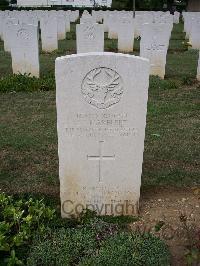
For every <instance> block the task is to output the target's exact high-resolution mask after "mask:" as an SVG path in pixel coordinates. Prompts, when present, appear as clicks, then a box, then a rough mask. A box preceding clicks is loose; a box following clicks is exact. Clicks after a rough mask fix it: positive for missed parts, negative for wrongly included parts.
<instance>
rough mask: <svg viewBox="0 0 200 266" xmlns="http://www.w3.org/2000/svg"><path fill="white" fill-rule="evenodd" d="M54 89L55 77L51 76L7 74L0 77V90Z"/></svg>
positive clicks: (31, 90)
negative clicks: (37, 76) (38, 76)
mask: <svg viewBox="0 0 200 266" xmlns="http://www.w3.org/2000/svg"><path fill="white" fill-rule="evenodd" d="M54 89H55V79H54V77H52V76H48V77H42V78H36V77H30V75H28V74H25V75H22V74H19V75H16V74H14V75H8V76H6V77H2V78H1V79H0V92H19V91H27V92H28V91H30V92H33V91H49V90H54Z"/></svg>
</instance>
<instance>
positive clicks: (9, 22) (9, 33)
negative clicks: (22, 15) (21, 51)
mask: <svg viewBox="0 0 200 266" xmlns="http://www.w3.org/2000/svg"><path fill="white" fill-rule="evenodd" d="M16 24H18V20H17V19H16V18H6V19H4V24H3V40H4V50H5V52H10V51H11V45H13V44H14V43H13V42H14V39H13V27H14V25H16Z"/></svg>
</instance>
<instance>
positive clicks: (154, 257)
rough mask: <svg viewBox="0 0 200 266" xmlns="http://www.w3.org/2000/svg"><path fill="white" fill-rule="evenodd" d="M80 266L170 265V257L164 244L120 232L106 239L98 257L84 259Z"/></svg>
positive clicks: (146, 236) (147, 235) (154, 238)
mask: <svg viewBox="0 0 200 266" xmlns="http://www.w3.org/2000/svg"><path fill="white" fill-rule="evenodd" d="M79 265H81V266H92V265H96V266H121V265H126V266H128V265H130V266H133V265H137V266H139V265H141V266H144V265H148V266H152V265H154V266H155V265H158V266H159V265H162V266H167V265H170V255H169V252H168V249H167V248H166V246H165V244H164V243H163V242H162V241H161V240H160V239H159V238H156V237H153V236H152V235H150V234H144V235H140V234H130V233H128V232H121V233H119V234H116V235H114V236H113V237H110V238H109V239H107V240H106V241H105V242H104V243H103V244H102V246H101V247H100V249H99V252H98V255H96V254H94V255H93V256H92V257H90V258H84V259H83V260H82V261H81V262H80V263H79Z"/></svg>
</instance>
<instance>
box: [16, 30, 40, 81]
mask: <svg viewBox="0 0 200 266" xmlns="http://www.w3.org/2000/svg"><path fill="white" fill-rule="evenodd" d="M13 32H14V38H15V44H14V45H12V46H11V56H12V68H13V73H15V74H19V73H21V74H30V75H31V76H35V77H39V49H38V28H37V27H36V26H33V25H14V26H13Z"/></svg>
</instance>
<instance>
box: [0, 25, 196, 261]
mask: <svg viewBox="0 0 200 266" xmlns="http://www.w3.org/2000/svg"><path fill="white" fill-rule="evenodd" d="M182 31H183V24H181V23H180V24H179V25H175V26H174V29H173V32H172V37H171V40H170V46H169V50H168V56H167V65H166V78H165V80H160V79H159V78H157V77H151V78H150V88H149V101H148V114H147V127H146V139H145V152H144V163H143V174H142V191H145V193H144V194H143V193H142V199H141V201H142V202H144V203H143V204H144V206H143V207H144V208H143V214H144V220H146V221H148V223H149V224H150V223H151V221H150V220H149V217H148V219H147V217H146V216H145V215H147V213H148V210H149V208H152V209H153V210H155V213H156V212H158V210H160V209H163V205H162V204H164V207H165V208H166V210H167V206H168V205H167V204H168V203H167V204H166V203H165V202H164V201H165V199H166V198H170V200H171V202H176V197H175V195H179V196H180V197H181V198H182V199H184V201H183V203H185V201H187V200H188V199H189V201H190V203H191V202H192V203H193V205H195V206H197V204H198V203H196V201H195V199H194V198H193V194H192V193H191V191H190V192H189V191H188V190H187V189H188V188H185V187H190V188H194V191H195V193H197V194H198V195H199V193H200V191H198V190H195V187H197V186H198V185H200V184H199V183H200V182H199V174H200V171H199V165H198V162H199V149H198V145H199V140H200V139H199V106H200V105H199V98H200V97H199V96H200V95H199V94H200V93H199V89H200V84H199V83H198V82H197V81H196V80H195V76H196V69H197V60H198V52H197V51H195V50H188V46H187V41H186V40H185V39H184V36H185V35H184V33H183V32H182ZM75 46H76V42H75V25H73V26H72V31H71V32H70V33H68V34H67V40H64V41H60V42H59V49H58V51H56V52H53V53H51V54H45V53H43V52H40V66H41V78H40V79H39V80H37V79H34V78H30V77H28V76H20V75H19V76H13V75H12V69H11V57H10V55H9V54H8V53H5V52H4V51H3V43H2V42H0V78H1V79H0V92H1V97H0V113H1V116H0V132H1V135H0V169H1V171H0V188H1V190H2V191H4V192H6V193H8V194H15V196H16V194H17V195H19V194H20V193H22V194H23V197H25V198H26V197H27V195H28V196H30V195H32V196H33V197H34V198H38V197H40V196H41V195H42V196H43V197H44V198H45V201H46V202H48V203H50V205H51V206H54V207H55V206H57V205H58V204H59V178H58V156H57V132H56V103H55V80H54V61H55V58H56V57H58V56H61V55H64V54H72V53H75V51H76V47H75ZM105 46H106V48H105V50H106V51H112V52H117V41H115V40H108V39H106V42H105ZM134 47H135V49H134V53H133V54H135V55H138V54H139V40H135V46H134ZM161 187H162V189H161V190H160V188H161ZM159 190H160V191H162V194H161V192H160V194H159ZM196 191H197V192H196ZM143 195H144V196H143ZM154 195H157V197H159V201H158V198H156V196H155V197H154ZM184 195H187V197H188V198H185V197H186V196H184ZM145 197H146V199H145ZM54 199H55V200H54ZM149 202H150V205H148V204H149ZM158 202H159V203H158ZM163 202H164V203H163ZM57 207H58V208H57V209H58V213H59V211H60V209H59V206H57ZM182 207H183V206H182V205H181V204H178V203H177V205H176V208H177V209H179V208H182ZM145 208H146V209H145ZM144 210H145V211H146V212H145V213H144ZM197 210H198V209H197ZM194 214H195V211H194ZM166 215H168V217H173V215H172V213H170V212H168V213H167V212H166ZM196 215H197V216H198V211H197V214H196ZM57 217H58V216H57ZM155 217H156V218H158V215H157V216H156V215H155ZM155 217H154V218H155ZM127 219H128V218H127ZM126 222H127V221H123V223H126ZM128 222H132V221H128ZM56 223H58V225H59V223H61V224H62V222H61V221H59V218H57V220H56V222H54V224H56ZM83 223H84V224H87V222H86V223H85V221H83ZM62 226H63V224H62V225H60V226H58V228H57V229H56V230H57V233H56V235H55V234H54V233H53V234H52V235H51V237H53V238H54V239H55V241H58V242H59V241H63V239H62V235H63V232H62V230H63V229H60V227H62ZM158 226H160V224H159V223H158ZM64 227H65V226H64ZM66 227H67V228H68V226H66ZM86 227H87V226H86ZM67 230H68V229H67ZM80 230H82V229H80ZM83 230H87V229H83ZM48 233H49V232H47V234H48ZM65 233H66V234H71V232H70V230H69V231H67V232H65ZM91 233H92V232H89V231H87V232H84V234H82V233H80V232H79V231H78V232H76V234H77V235H76V237H77V239H80V238H81V237H82V236H83V235H84V237H85V236H87V237H88V239H90V237H91ZM59 235H60V236H61V238H59ZM47 237H48V236H47ZM126 237H127V235H120V236H119V238H117V239H115V238H114V239H113V240H112V241H113V243H114V244H113V243H111V244H110V243H105V250H104V251H103V253H102V257H99V258H98V260H99V261H100V263H101V262H102V261H101V259H103V260H105V261H106V262H107V259H108V258H110V250H109V249H108V247H109V246H111V247H113V245H116V246H120V245H121V242H120V241H121V239H126ZM44 239H45V236H44ZM44 239H40V243H39V249H37V248H36V247H34V245H33V249H32V256H31V260H32V261H30V265H31V263H32V265H36V260H37V258H38V257H39V256H40V257H41V256H43V255H44V259H45V252H46V250H48V249H49V248H51V249H53V247H50V246H48V245H49V244H50V242H49V243H47V245H46V246H45V243H44V241H43V240H44ZM77 239H74V241H75V242H76V241H77ZM37 241H38V240H37V239H35V242H36V243H37ZM78 241H79V240H78ZM91 241H92V240H91ZM148 241H149V240H148ZM148 241H147V242H145V243H147V245H149V242H148ZM150 241H151V240H150ZM153 241H154V240H153ZM122 242H124V241H122ZM126 242H127V245H129V243H128V241H126ZM90 243H91V245H92V244H93V242H90ZM83 245H86V244H85V243H83ZM106 245H107V246H106ZM130 246H131V247H132V243H130ZM61 247H62V245H61ZM159 247H160V248H161V249H160V250H159V252H160V253H161V254H162V252H163V250H164V251H166V250H165V248H164V247H163V246H162V244H161V246H159ZM83 248H85V246H84V247H83ZM95 248H96V247H93V246H91V249H95ZM127 248H129V247H125V250H127ZM162 248H163V249H162ZM172 250H175V253H177V252H176V251H177V250H176V248H174V244H173V245H172ZM40 252H42V254H41V253H40ZM55 252H56V250H55ZM59 252H60V251H59ZM116 252H117V254H118V252H119V251H118V250H116ZM183 252H184V251H183V248H182V249H181V252H180V253H181V256H182V255H183ZM22 254H23V253H22ZM25 254H26V253H25ZM158 254H159V253H158ZM75 255H76V256H79V254H78V255H77V254H75ZM179 255H180V254H179ZM52 256H54V255H52ZM167 256H168V255H167ZM167 256H166V257H167ZM174 256H175V257H176V256H178V255H177V254H175V255H174ZM116 257H117V255H116V254H115V253H113V261H114V258H116ZM147 257H148V256H147ZM51 259H52V258H51V257H49V260H50V261H51ZM54 259H55V257H54ZM64 259H66V258H64ZM73 259H75V260H76V259H77V257H74V258H73ZM95 262H97V258H95ZM88 263H91V264H92V263H93V261H92V259H91V260H90V261H89V262H88ZM100 265H101V264H100ZM115 265H117V264H115ZM163 265H164V264H163Z"/></svg>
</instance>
